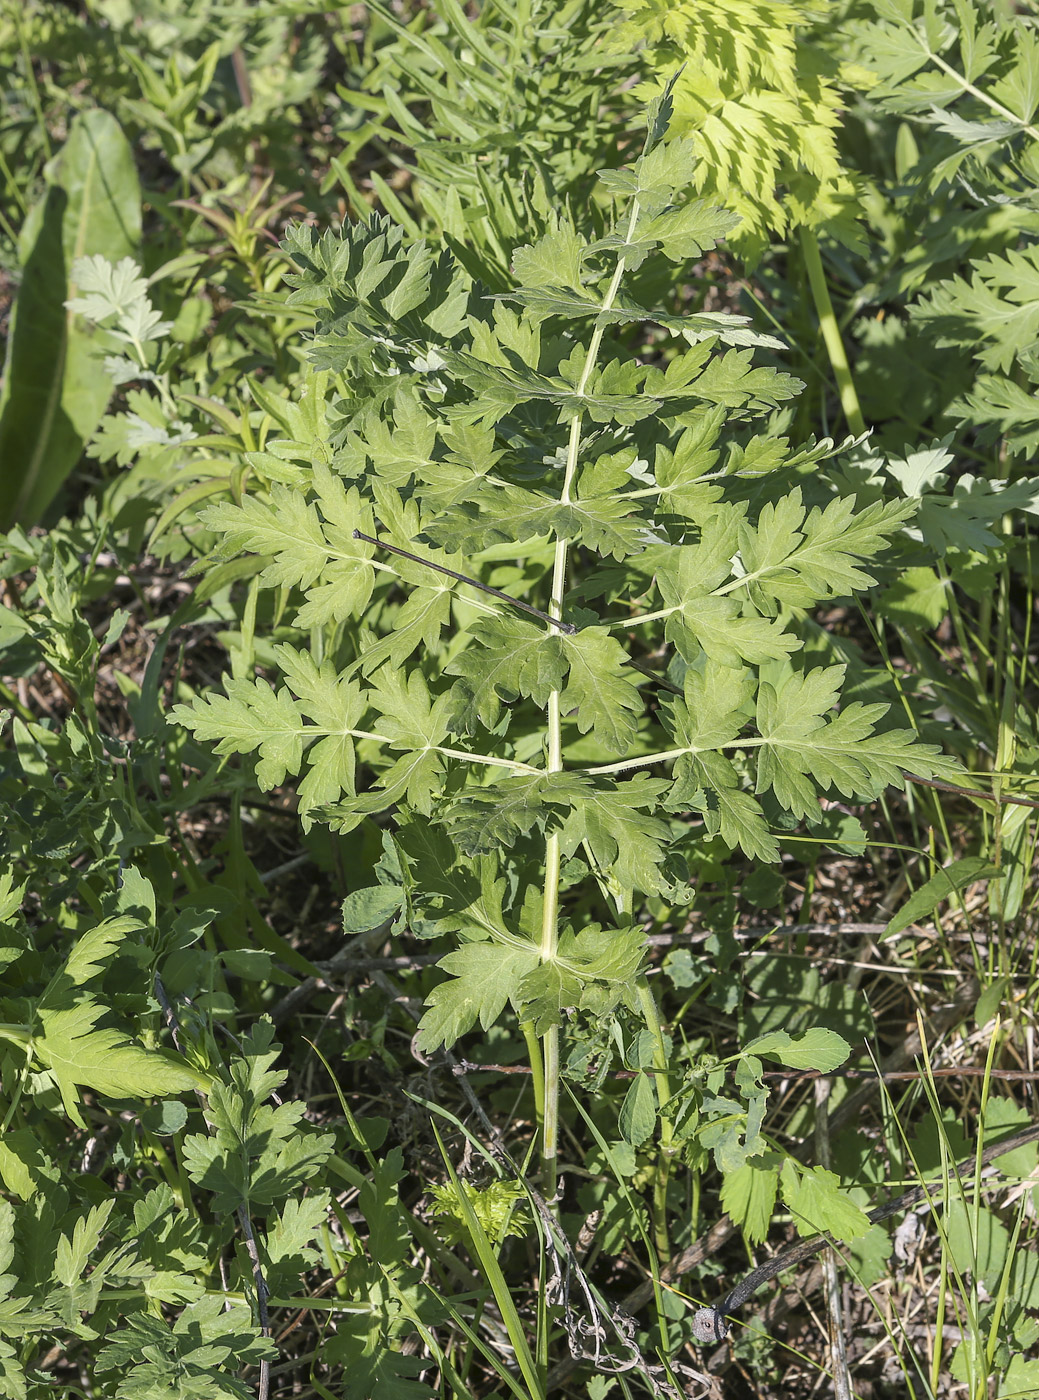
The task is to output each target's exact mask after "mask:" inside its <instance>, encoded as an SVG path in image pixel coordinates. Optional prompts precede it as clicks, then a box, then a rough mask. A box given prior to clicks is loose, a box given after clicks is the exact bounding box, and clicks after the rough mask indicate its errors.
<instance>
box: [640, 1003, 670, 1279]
mask: <svg viewBox="0 0 1039 1400" xmlns="http://www.w3.org/2000/svg"><path fill="white" fill-rule="evenodd" d="M636 989H637V991H638V997H639V1005H640V1006H641V1008H642V1014H643V1016H644V1017H645V1020H646V1027H647V1029H648V1030H649V1033H650V1034H651V1035H652V1037H653V1039H654V1041H655V1042H656V1045H655V1048H654V1050H653V1082H654V1084H655V1086H656V1091H657V1111H658V1113H659V1114H660V1120H659V1121H660V1156H659V1157H658V1159H657V1168H656V1172H655V1173H654V1178H653V1243H654V1245H655V1246H656V1251H657V1254H658V1256H659V1257H660V1259H661V1260H667V1259H669V1258H670V1257H671V1241H670V1239H669V1237H668V1230H667V1183H668V1178H669V1176H670V1174H671V1161H672V1158H673V1157H674V1155H675V1148H674V1131H673V1128H672V1125H671V1122H670V1119H667V1118H665V1117H664V1116H663V1113H662V1112H661V1110H662V1109H663V1107H664V1105H665V1104H666V1103H667V1102H668V1101H669V1099H670V1098H671V1094H672V1089H671V1076H670V1074H669V1073H668V1056H667V1044H666V1043H665V1041H664V1028H663V1026H662V1025H661V1023H660V1011H659V1008H658V1007H657V1000H656V997H655V996H654V995H653V991H652V988H651V987H650V985H649V982H648V981H647V979H646V977H645V976H642V977H640V978H639V980H638V982H637V984H636Z"/></svg>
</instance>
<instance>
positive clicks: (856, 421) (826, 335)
mask: <svg viewBox="0 0 1039 1400" xmlns="http://www.w3.org/2000/svg"><path fill="white" fill-rule="evenodd" d="M801 252H802V253H803V255H804V260H805V269H806V271H807V273H808V282H809V285H810V286H811V289H812V298H813V300H814V301H815V311H816V315H817V316H818V317H819V329H820V330H821V331H822V333H823V342H824V344H825V345H826V353H827V355H829V357H830V364H831V365H832V366H833V373H834V377H835V378H836V380H837V388H838V390H839V392H840V396H841V408H842V409H843V410H844V416H845V418H846V419H847V420H848V427H849V428H850V429H851V431H852V432H853V433H864V432H865V431H866V420H865V419H864V418H863V416H862V409H861V408H860V407H859V396H858V394H857V393H856V392H855V384H854V381H853V380H852V377H851V367H850V366H849V364H848V356H847V355H846V354H845V351H844V341H843V340H842V339H841V332H840V327H839V326H838V325H837V317H836V316H835V315H834V313H833V302H832V301H831V300H830V289H829V287H827V285H826V274H825V273H824V272H823V260H822V257H821V256H820V253H819V240H818V239H817V238H816V236H815V234H814V233H813V231H812V230H811V229H809V228H802V229H801Z"/></svg>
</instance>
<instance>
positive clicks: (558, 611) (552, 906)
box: [539, 200, 639, 1200]
mask: <svg viewBox="0 0 1039 1400" xmlns="http://www.w3.org/2000/svg"><path fill="white" fill-rule="evenodd" d="M638 210H639V206H638V201H637V200H636V201H634V202H633V203H632V207H631V216H630V219H629V223H628V235H627V237H628V239H629V240H630V239H631V237H632V236H633V235H634V232H635V224H636V222H637V220H638ZM623 276H624V259H623V258H618V260H617V267H616V269H615V271H614V274H613V277H612V278H611V280H610V285H609V287H608V288H607V290H606V295H605V296H604V297H603V303H602V309H603V310H604V311H608V310H609V309H610V308H611V307H612V305H613V303H614V300H615V299H616V296H617V292H618V289H619V288H620V284H621V278H622V277H623ZM605 329H606V327H605V326H604V325H597V326H596V327H595V330H594V331H593V332H592V335H591V339H590V340H589V342H588V353H587V355H586V356H585V361H584V368H583V369H582V371H581V377H580V379H579V380H578V382H577V388H576V390H575V395H576V397H577V398H580V397H581V396H582V395H583V394H584V393H585V391H586V390H587V388H588V381H589V380H590V379H591V376H592V369H593V368H594V366H595V361H596V358H597V356H598V354H599V347H600V345H601V344H602V338H603V334H604V332H605ZM582 418H583V415H582V414H580V413H577V414H575V415H574V417H573V419H572V420H571V423H570V439H569V442H568V444H567V451H566V467H565V470H564V472H563V487H562V490H561V491H560V493H559V501H560V504H561V505H568V504H569V502H570V492H571V491H572V489H573V484H574V479H575V477H576V476H577V462H578V458H579V455H580V451H581V422H582ZM569 547H570V541H569V539H568V538H566V537H565V536H560V537H559V538H558V539H557V540H556V547H555V556H554V558H553V561H552V597H551V600H550V601H549V605H548V613H549V616H550V617H551V618H553V619H555V620H556V621H560V622H561V621H562V617H563V592H564V589H565V587H566V560H567V552H568V550H569ZM560 719H561V716H560V692H559V691H558V690H553V691H552V693H551V694H550V695H549V697H548V710H547V728H548V761H547V764H546V769H547V771H548V772H549V773H561V772H562V771H563V739H562V727H561V723H560ZM559 866H560V847H559V833H558V832H553V833H552V834H551V835H550V836H549V837H548V838H547V839H546V841H545V885H544V892H543V898H542V905H541V911H542V912H541V944H540V948H539V953H540V956H541V961H542V962H543V963H549V962H554V961H555V959H556V956H557V954H558V951H559ZM542 1043H543V1048H544V1061H545V1118H544V1129H543V1132H542V1134H541V1177H542V1189H543V1190H544V1193H545V1195H546V1196H547V1197H548V1199H549V1200H552V1198H553V1197H554V1196H555V1193H556V1175H557V1157H558V1151H559V1027H558V1026H552V1027H550V1028H549V1030H547V1031H546V1032H545V1034H544V1036H543V1037H542Z"/></svg>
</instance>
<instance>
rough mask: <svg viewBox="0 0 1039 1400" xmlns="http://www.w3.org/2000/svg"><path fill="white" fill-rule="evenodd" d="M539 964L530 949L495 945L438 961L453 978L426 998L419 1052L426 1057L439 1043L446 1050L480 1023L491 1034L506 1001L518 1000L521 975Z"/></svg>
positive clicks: (461, 950) (478, 946)
mask: <svg viewBox="0 0 1039 1400" xmlns="http://www.w3.org/2000/svg"><path fill="white" fill-rule="evenodd" d="M537 964H538V951H537V949H536V948H535V947H534V946H533V945H532V944H528V945H526V946H515V947H505V946H503V945H502V944H499V943H470V944H469V945H468V946H466V947H464V948H459V949H458V950H457V951H455V952H454V953H448V954H447V956H446V957H444V958H441V959H440V962H439V964H438V966H439V967H441V968H443V970H444V971H445V972H447V973H450V974H451V977H450V981H447V982H441V984H440V985H439V986H438V987H434V989H433V991H432V992H430V994H429V996H428V997H427V998H426V1011H425V1012H424V1013H423V1016H422V1020H421V1021H420V1022H419V1037H418V1044H419V1048H420V1049H421V1050H422V1051H423V1052H424V1053H426V1054H428V1053H429V1052H430V1051H433V1050H435V1049H436V1048H437V1047H438V1046H439V1045H446V1046H448V1048H450V1047H451V1046H452V1045H454V1043H455V1041H456V1040H458V1038H459V1037H460V1036H463V1035H465V1033H466V1031H469V1030H471V1029H472V1028H473V1026H474V1025H475V1024H476V1023H477V1021H479V1023H480V1025H481V1026H482V1027H483V1029H484V1030H489V1029H490V1027H491V1026H492V1025H493V1024H494V1022H495V1021H496V1020H497V1019H498V1017H499V1016H500V1015H501V1013H502V1011H503V1010H504V1008H505V1003H506V1002H507V1001H509V1000H510V999H512V998H518V994H519V984H520V982H521V981H522V979H523V977H524V976H525V975H526V974H527V973H528V972H530V971H532V970H533V969H534V968H535V967H536V966H537Z"/></svg>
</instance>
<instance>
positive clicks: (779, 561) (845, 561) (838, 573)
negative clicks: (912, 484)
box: [739, 487, 914, 617]
mask: <svg viewBox="0 0 1039 1400" xmlns="http://www.w3.org/2000/svg"><path fill="white" fill-rule="evenodd" d="M913 511H914V506H913V503H912V502H909V501H892V502H881V501H877V502H875V503H874V504H873V505H870V506H867V507H866V508H865V509H864V510H856V506H855V500H854V498H853V497H846V498H843V499H842V498H840V497H838V498H837V499H836V500H833V501H831V502H830V504H829V505H828V506H827V507H826V508H825V510H820V509H819V508H818V507H816V508H815V509H813V510H812V511H810V512H806V511H805V509H804V507H803V505H802V504H801V489H800V487H798V488H797V489H796V490H794V491H792V492H791V493H790V495H789V496H785V497H783V499H782V500H780V501H778V502H777V503H776V504H775V505H769V504H766V505H765V506H763V507H762V509H761V513H760V515H759V517H758V520H757V524H756V525H754V526H752V525H750V524H748V522H747V521H745V520H744V521H741V522H740V531H739V547H740V561H741V563H742V566H743V569H744V571H745V573H744V584H743V586H744V587H746V588H747V589H748V592H749V595H750V597H751V598H752V599H753V602H754V605H755V607H756V608H757V609H758V611H759V612H763V613H766V614H767V615H768V616H770V617H774V616H775V615H776V613H777V612H778V611H779V610H780V609H781V608H782V607H784V606H786V607H809V606H811V605H812V604H813V603H816V602H819V601H821V600H823V599H826V598H836V597H840V596H842V595H843V594H852V593H856V592H861V591H862V590H863V589H865V588H869V587H871V586H872V585H873V584H874V583H876V579H875V578H874V577H873V575H872V574H869V573H867V572H866V571H865V570H864V569H862V568H860V567H859V566H858V563H857V561H858V560H862V559H868V558H871V557H872V556H873V555H875V554H877V553H878V552H879V551H880V550H881V549H883V548H884V546H885V544H886V543H887V541H888V539H889V538H890V536H891V535H893V534H894V533H895V532H896V531H897V530H899V529H900V528H901V526H902V524H903V523H904V522H905V520H906V519H907V518H908V517H909V516H911V515H912V514H913Z"/></svg>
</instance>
